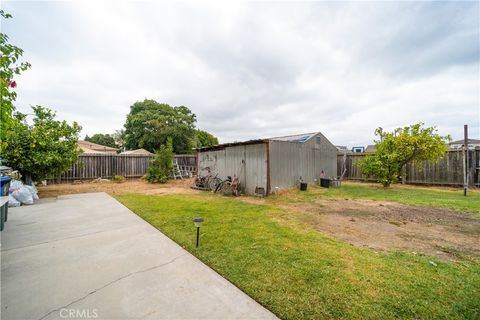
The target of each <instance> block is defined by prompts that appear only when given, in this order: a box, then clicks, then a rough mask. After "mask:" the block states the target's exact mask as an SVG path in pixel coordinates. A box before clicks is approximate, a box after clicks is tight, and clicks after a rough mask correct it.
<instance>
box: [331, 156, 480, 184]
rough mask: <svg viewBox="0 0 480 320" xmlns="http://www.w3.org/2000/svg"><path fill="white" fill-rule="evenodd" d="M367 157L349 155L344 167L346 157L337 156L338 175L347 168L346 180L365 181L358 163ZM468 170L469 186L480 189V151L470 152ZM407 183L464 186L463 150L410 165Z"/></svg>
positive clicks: (407, 170) (407, 172)
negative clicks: (438, 158) (436, 159)
mask: <svg viewBox="0 0 480 320" xmlns="http://www.w3.org/2000/svg"><path fill="white" fill-rule="evenodd" d="M366 155H368V154H365V153H362V154H347V156H346V159H345V165H344V156H343V155H340V154H339V155H338V156H337V171H338V172H337V175H338V176H340V175H341V174H342V168H343V167H346V169H347V171H346V174H345V175H344V179H347V180H364V179H365V176H363V175H362V173H361V171H360V168H359V167H358V166H357V163H358V161H360V160H361V159H363V158H364V157H365V156H366ZM343 165H344V166H343ZM467 168H468V170H467V171H468V183H469V186H477V187H480V150H479V149H476V150H469V152H468V167H467ZM370 180H373V179H370ZM405 183H410V184H430V185H434V184H437V185H463V152H462V151H461V150H459V151H457V150H454V151H448V152H447V153H446V154H445V156H444V157H443V158H441V159H440V160H438V161H437V162H432V161H423V162H422V163H419V164H408V165H407V166H406V177H405Z"/></svg>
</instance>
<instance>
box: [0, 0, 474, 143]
mask: <svg viewBox="0 0 480 320" xmlns="http://www.w3.org/2000/svg"><path fill="white" fill-rule="evenodd" d="M2 8H3V9H4V10H6V11H8V12H10V13H11V14H13V16H14V18H13V19H10V20H7V21H3V22H2V26H1V27H2V32H4V33H6V34H8V35H9V36H10V41H11V43H14V44H16V45H17V46H20V47H21V48H23V49H24V50H25V54H24V58H25V60H27V61H29V62H30V63H31V64H32V69H30V70H29V71H27V72H25V73H24V75H22V76H20V77H18V78H17V79H16V80H17V83H18V90H17V92H18V99H17V108H18V109H19V110H21V111H25V112H29V106H30V105H36V104H41V105H44V106H48V107H50V108H52V109H55V110H57V112H58V116H59V118H61V119H66V120H68V121H73V120H75V121H77V122H78V123H79V124H80V125H81V126H82V127H83V131H82V137H83V136H84V135H85V134H89V135H91V134H94V133H112V132H114V131H115V130H116V129H121V128H122V127H123V124H124V123H125V118H126V115H127V113H128V112H129V109H130V105H132V104H133V103H134V102H135V101H140V100H143V99H145V98H149V99H154V100H157V101H158V102H164V103H168V104H170V105H173V106H178V105H185V106H187V107H189V108H190V109H191V110H192V111H193V112H194V113H195V114H196V115H197V118H198V127H199V128H201V129H204V130H207V131H209V132H211V133H213V134H214V135H216V136H218V137H219V138H220V141H221V142H230V141H235V140H236V141H241V140H245V139H251V138H259V137H269V136H279V135H283V134H295V133H303V132H313V131H322V132H323V133H324V134H325V135H326V136H327V138H329V140H330V141H332V142H333V143H334V144H337V145H348V146H354V145H366V144H369V143H371V140H372V139H373V138H374V136H373V131H374V130H375V128H376V127H379V126H381V127H384V128H387V129H392V128H394V127H397V126H403V125H408V124H412V123H415V122H418V121H422V122H425V124H426V125H429V126H431V125H435V126H437V127H438V128H439V130H440V132H441V133H442V134H451V135H452V137H453V138H454V139H459V138H461V137H462V134H463V124H469V125H470V135H471V137H473V138H479V137H480V125H479V123H480V62H479V60H480V32H479V30H480V25H479V24H480V8H479V2H478V1H475V2H457V3H448V2H398V3H397V2H388V3H387V2H351V3H348V2H341V3H340V2H311V1H310V2H270V1H269V2H240V3H231V2H230V1H224V3H221V2H218V3H213V2H210V3H197V4H191V3H187V2H180V3H154V2H147V1H142V2H138V1H131V2H121V1H115V2H103V1H102V2H100V1H82V2H80V1H77V2H74V1H71V2H66V1H61V2H60V1H57V2H25V1H22V2H15V1H2Z"/></svg>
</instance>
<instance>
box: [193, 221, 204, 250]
mask: <svg viewBox="0 0 480 320" xmlns="http://www.w3.org/2000/svg"><path fill="white" fill-rule="evenodd" d="M202 222H203V218H201V217H196V218H194V219H193V223H194V224H195V227H197V248H198V240H199V239H200V226H201V225H202Z"/></svg>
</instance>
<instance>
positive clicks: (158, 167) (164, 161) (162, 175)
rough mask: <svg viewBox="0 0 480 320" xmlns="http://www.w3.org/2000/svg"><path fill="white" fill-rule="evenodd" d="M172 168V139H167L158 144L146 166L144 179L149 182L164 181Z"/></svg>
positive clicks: (168, 176)
mask: <svg viewBox="0 0 480 320" xmlns="http://www.w3.org/2000/svg"><path fill="white" fill-rule="evenodd" d="M172 169H173V147H172V140H171V139H168V141H167V143H166V144H164V145H161V146H160V149H158V151H157V152H155V156H154V158H153V160H152V163H151V165H150V167H148V171H147V175H146V176H145V179H147V181H149V182H160V183H166V182H167V181H168V179H169V178H170V175H171V173H172Z"/></svg>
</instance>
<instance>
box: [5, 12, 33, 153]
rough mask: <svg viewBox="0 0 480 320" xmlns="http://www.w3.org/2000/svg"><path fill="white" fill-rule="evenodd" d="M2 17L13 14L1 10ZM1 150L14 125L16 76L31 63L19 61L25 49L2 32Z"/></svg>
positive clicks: (9, 16)
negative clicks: (11, 41) (17, 45)
mask: <svg viewBox="0 0 480 320" xmlns="http://www.w3.org/2000/svg"><path fill="white" fill-rule="evenodd" d="M0 17H1V18H3V19H9V18H11V17H12V15H11V14H9V13H6V12H4V11H3V10H0ZM0 52H1V56H0V95H1V100H0V152H3V150H4V149H5V147H6V146H7V145H6V141H5V134H6V133H7V132H8V131H9V130H10V129H11V128H12V126H13V122H14V121H13V112H14V111H15V106H14V105H13V103H14V101H15V100H16V98H17V93H16V92H15V91H14V89H15V87H16V86H17V83H16V81H15V80H14V77H15V76H16V75H20V74H21V73H22V72H23V71H26V70H27V69H28V68H30V67H31V65H30V64H29V63H28V62H19V59H20V58H21V57H22V55H23V50H22V49H20V48H19V47H16V46H14V45H12V44H10V43H8V36H7V35H6V34H4V33H1V32H0Z"/></svg>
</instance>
